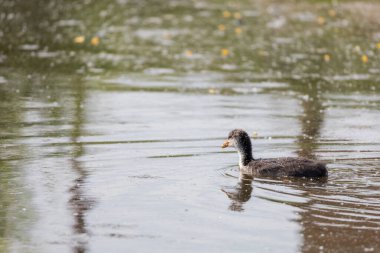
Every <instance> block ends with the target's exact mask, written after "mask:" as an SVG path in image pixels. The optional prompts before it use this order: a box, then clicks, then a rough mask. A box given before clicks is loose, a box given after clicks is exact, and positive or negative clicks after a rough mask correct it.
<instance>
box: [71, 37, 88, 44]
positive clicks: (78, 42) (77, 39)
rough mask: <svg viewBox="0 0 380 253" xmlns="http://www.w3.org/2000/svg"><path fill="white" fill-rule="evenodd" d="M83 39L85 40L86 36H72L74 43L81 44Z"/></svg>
mask: <svg viewBox="0 0 380 253" xmlns="http://www.w3.org/2000/svg"><path fill="white" fill-rule="evenodd" d="M85 40H86V38H85V37H84V36H76V37H75V38H74V43H77V44H82V43H83V42H84V41H85Z"/></svg>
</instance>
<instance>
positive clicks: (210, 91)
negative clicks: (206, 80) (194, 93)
mask: <svg viewBox="0 0 380 253" xmlns="http://www.w3.org/2000/svg"><path fill="white" fill-rule="evenodd" d="M208 93H210V94H216V90H215V89H213V88H210V89H208Z"/></svg>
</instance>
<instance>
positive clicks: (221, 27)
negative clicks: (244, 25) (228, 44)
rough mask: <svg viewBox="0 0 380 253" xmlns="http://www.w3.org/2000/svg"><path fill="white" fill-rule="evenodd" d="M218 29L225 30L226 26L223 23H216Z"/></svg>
mask: <svg viewBox="0 0 380 253" xmlns="http://www.w3.org/2000/svg"><path fill="white" fill-rule="evenodd" d="M218 29H219V31H224V30H226V26H225V25H223V24H220V25H218Z"/></svg>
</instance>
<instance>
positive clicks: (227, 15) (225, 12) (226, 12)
mask: <svg viewBox="0 0 380 253" xmlns="http://www.w3.org/2000/svg"><path fill="white" fill-rule="evenodd" d="M223 17H224V18H229V17H231V12H229V11H223Z"/></svg>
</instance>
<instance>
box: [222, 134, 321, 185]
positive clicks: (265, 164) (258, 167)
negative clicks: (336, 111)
mask: <svg viewBox="0 0 380 253" xmlns="http://www.w3.org/2000/svg"><path fill="white" fill-rule="evenodd" d="M232 146H234V147H235V148H236V149H237V151H238V153H239V167H240V172H241V173H242V174H247V175H252V176H259V177H260V176H261V177H307V178H320V177H327V174H328V173H327V168H326V165H325V164H324V163H322V162H319V161H315V160H310V159H306V158H296V157H282V158H272V159H254V158H253V155H252V144H251V139H250V137H249V135H248V134H247V132H245V131H244V130H242V129H234V130H232V131H231V132H230V133H229V134H228V138H227V140H225V141H224V143H223V145H222V148H226V147H232Z"/></svg>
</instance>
